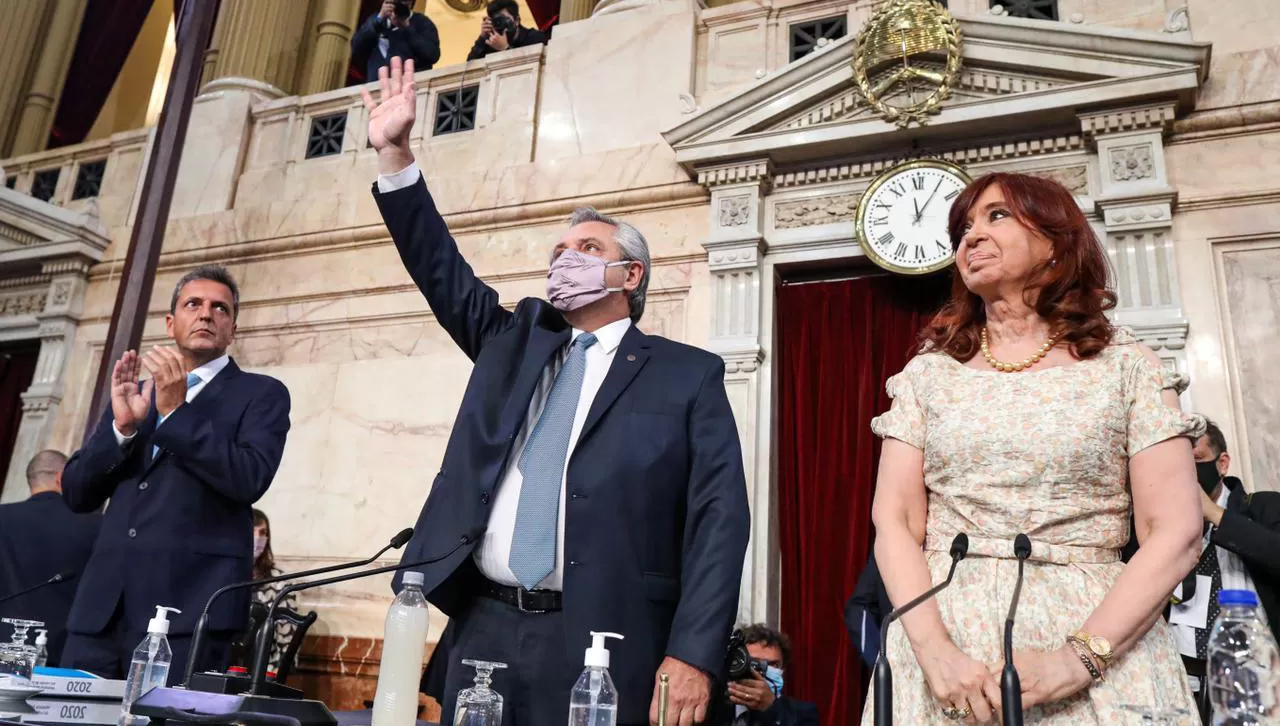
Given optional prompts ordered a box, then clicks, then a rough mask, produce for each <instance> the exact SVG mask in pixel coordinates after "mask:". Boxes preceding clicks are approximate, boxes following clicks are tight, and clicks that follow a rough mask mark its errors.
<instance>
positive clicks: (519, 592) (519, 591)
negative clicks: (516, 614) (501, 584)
mask: <svg viewBox="0 0 1280 726" xmlns="http://www.w3.org/2000/svg"><path fill="white" fill-rule="evenodd" d="M526 594H532V593H531V592H530V591H529V590H526V589H524V587H522V586H517V587H516V609H517V610H519V611H520V612H522V613H530V614H534V615H537V614H540V613H545V612H547V611H546V610H540V609H538V608H529V607H525V605H524V596H525V595H526Z"/></svg>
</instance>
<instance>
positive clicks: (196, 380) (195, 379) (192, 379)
mask: <svg viewBox="0 0 1280 726" xmlns="http://www.w3.org/2000/svg"><path fill="white" fill-rule="evenodd" d="M201 380H202V379H201V378H200V376H197V375H196V374H194V373H188V374H187V390H188V391H190V390H191V389H192V388H195V387H196V386H198V385H200V381H201ZM166 418H168V417H167V416H161V417H160V420H159V421H156V428H160V424H162V423H164V420H165V419H166ZM159 455H160V447H159V446H152V447H151V460H152V461H155V460H156V457H157V456H159Z"/></svg>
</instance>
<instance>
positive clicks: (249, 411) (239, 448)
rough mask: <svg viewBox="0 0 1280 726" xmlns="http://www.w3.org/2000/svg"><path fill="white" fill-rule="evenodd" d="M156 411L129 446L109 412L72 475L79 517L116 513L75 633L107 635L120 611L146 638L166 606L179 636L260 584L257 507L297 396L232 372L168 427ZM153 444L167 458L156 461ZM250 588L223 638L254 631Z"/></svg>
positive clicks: (220, 620) (66, 493)
mask: <svg viewBox="0 0 1280 726" xmlns="http://www.w3.org/2000/svg"><path fill="white" fill-rule="evenodd" d="M156 418H157V417H156V409H155V402H154V396H153V401H152V406H151V414H150V415H149V416H148V417H147V419H146V420H145V421H144V422H143V423H142V425H141V426H139V427H138V433H137V435H136V436H135V437H134V439H133V440H132V441H131V442H129V443H128V444H127V445H126V446H125V447H123V448H122V447H121V446H119V445H118V444H117V443H116V439H115V434H114V432H113V431H112V415H111V409H110V408H109V407H108V409H107V411H106V412H105V413H104V415H103V417H102V420H101V421H100V422H99V423H98V427H97V428H96V429H95V430H94V432H93V435H92V436H90V437H89V440H88V441H86V442H85V444H84V447H83V448H81V449H80V450H79V451H77V452H76V453H75V455H74V456H72V457H71V460H70V461H69V462H67V467H66V469H65V470H64V471H63V474H62V490H63V497H64V498H65V499H66V502H67V504H68V505H69V506H70V507H71V509H72V510H74V511H77V512H89V511H93V510H95V509H98V508H100V507H101V506H102V505H103V503H104V502H105V501H106V500H107V499H110V500H111V506H109V507H108V508H107V513H106V516H105V518H104V521H103V525H102V534H101V535H100V536H99V537H98V542H97V546H96V547H95V548H94V551H93V557H92V558H91V559H90V560H89V566H88V567H87V568H86V569H85V575H84V578H83V580H82V581H81V583H80V589H79V592H77V594H76V600H75V604H74V605H73V606H72V608H71V620H70V622H69V624H68V629H69V630H70V631H71V632H73V633H86V634H94V633H99V632H102V630H103V629H104V628H106V627H107V625H108V623H109V621H110V620H111V615H112V613H113V612H115V610H116V607H117V605H119V606H120V607H121V608H122V614H123V618H124V619H123V623H124V626H125V627H126V628H127V629H130V630H145V629H146V626H147V621H148V620H150V619H151V618H152V617H153V616H154V615H155V606H157V605H168V606H170V607H176V608H178V609H180V610H182V614H181V615H177V614H171V615H170V617H169V620H170V623H171V625H170V632H171V633H190V632H191V631H192V629H193V628H194V626H195V622H196V620H197V619H198V618H199V617H200V611H201V610H202V609H203V608H204V604H205V601H206V600H208V598H209V595H211V594H212V593H213V591H214V590H216V589H218V588H219V587H222V586H223V585H227V584H229V583H232V582H239V581H242V580H248V579H249V578H250V575H251V574H252V568H253V516H252V513H251V507H252V505H253V503H254V502H256V501H258V499H260V498H261V497H262V495H263V494H264V493H266V491H267V487H268V486H270V485H271V479H272V478H273V477H274V476H275V473H276V469H277V468H278V467H279V466H280V456H281V454H282V453H283V451H284V442H285V437H286V435H287V434H288V432H289V391H288V390H287V389H286V388H285V387H284V384H282V383H280V381H277V380H276V379H274V378H270V377H267V376H263V375H258V374H255V373H246V372H244V371H242V370H240V367H239V366H237V365H236V363H235V361H234V360H233V361H230V362H228V363H227V367H226V368H223V369H222V371H221V372H219V373H218V375H217V376H215V377H214V378H213V380H211V381H209V382H208V383H206V384H205V386H204V388H203V389H201V390H200V392H199V394H197V395H196V397H195V399H194V400H192V401H191V402H190V403H187V404H184V405H182V406H179V407H178V408H176V409H174V411H173V413H172V414H171V415H170V416H169V418H167V419H165V421H164V424H163V425H161V426H160V427H159V428H157V427H156ZM152 446H159V447H160V454H159V455H158V456H157V457H156V458H154V459H152V456H151V452H152ZM248 612H249V591H248V590H240V591H238V592H235V593H230V594H228V595H227V596H226V597H223V598H220V599H219V600H218V602H217V603H216V604H215V605H214V607H213V610H212V611H211V612H210V613H209V627H210V628H211V629H213V630H239V629H241V628H243V627H244V626H245V625H246V623H247V616H248Z"/></svg>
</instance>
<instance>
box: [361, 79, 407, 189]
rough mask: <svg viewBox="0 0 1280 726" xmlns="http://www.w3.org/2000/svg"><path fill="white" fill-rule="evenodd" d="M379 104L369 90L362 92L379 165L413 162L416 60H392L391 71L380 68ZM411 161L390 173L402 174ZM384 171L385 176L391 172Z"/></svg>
mask: <svg viewBox="0 0 1280 726" xmlns="http://www.w3.org/2000/svg"><path fill="white" fill-rule="evenodd" d="M378 86H379V94H378V101H377V102H376V103H375V102H374V100H373V96H372V95H371V94H370V93H369V90H368V89H367V88H361V89H360V97H361V98H363V99H364V107H365V109H366V110H367V111H368V112H369V143H370V144H372V145H373V148H374V149H377V151H378V159H379V166H382V163H381V162H382V160H383V159H384V158H397V159H398V160H399V159H403V158H405V157H407V159H408V161H412V160H413V154H412V153H411V152H410V151H409V132H410V131H411V130H412V129H413V122H414V119H415V118H416V116H417V97H416V95H415V94H414V89H413V59H409V60H407V61H403V62H402V61H401V60H400V58H399V57H398V56H397V57H393V58H392V59H391V71H390V72H389V73H388V71H387V67H386V66H383V67H381V68H379V69H378ZM405 166H408V162H406V163H404V164H403V165H402V166H400V167H399V168H397V169H391V170H390V172H395V171H399V170H400V169H403V168H404V167H405ZM390 172H387V171H385V170H384V172H383V173H390Z"/></svg>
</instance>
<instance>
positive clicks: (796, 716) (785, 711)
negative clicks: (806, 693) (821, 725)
mask: <svg viewBox="0 0 1280 726" xmlns="http://www.w3.org/2000/svg"><path fill="white" fill-rule="evenodd" d="M744 716H745V717H746V718H745V724H746V726H818V706H817V705H816V704H813V703H809V702H808V701H797V700H796V699H794V698H791V697H789V696H779V697H778V698H775V699H774V700H773V705H772V706H770V707H769V708H767V709H765V710H763V711H746V712H744ZM743 722H744V720H743V719H739V720H738V721H735V722H734V724H735V726H737V724H740V723H743Z"/></svg>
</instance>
